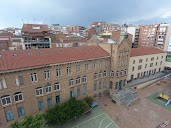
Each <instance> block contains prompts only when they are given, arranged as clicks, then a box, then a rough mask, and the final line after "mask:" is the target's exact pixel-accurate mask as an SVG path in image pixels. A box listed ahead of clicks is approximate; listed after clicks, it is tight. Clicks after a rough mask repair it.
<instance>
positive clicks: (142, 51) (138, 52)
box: [130, 47, 165, 57]
mask: <svg viewBox="0 0 171 128" xmlns="http://www.w3.org/2000/svg"><path fill="white" fill-rule="evenodd" d="M159 53H165V51H162V50H160V49H157V48H149V47H140V48H131V55H130V56H131V57H133V56H143V55H150V54H159Z"/></svg>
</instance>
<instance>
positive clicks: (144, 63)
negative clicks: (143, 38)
mask: <svg viewBox="0 0 171 128" xmlns="http://www.w3.org/2000/svg"><path fill="white" fill-rule="evenodd" d="M165 59H166V52H164V51H162V50H159V49H156V48H144V47H141V48H132V49H131V54H130V60H129V68H128V77H127V81H128V82H129V81H132V80H134V79H138V78H143V77H146V76H147V77H149V76H150V75H154V74H156V73H158V72H161V71H163V70H164V66H165Z"/></svg>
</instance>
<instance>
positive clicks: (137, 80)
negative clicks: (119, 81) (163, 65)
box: [127, 72, 169, 87]
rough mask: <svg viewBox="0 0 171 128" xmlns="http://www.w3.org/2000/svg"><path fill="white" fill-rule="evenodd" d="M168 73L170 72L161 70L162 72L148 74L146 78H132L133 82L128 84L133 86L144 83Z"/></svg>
mask: <svg viewBox="0 0 171 128" xmlns="http://www.w3.org/2000/svg"><path fill="white" fill-rule="evenodd" d="M167 74H169V73H162V72H160V73H156V74H154V75H150V76H146V77H144V78H138V79H136V80H132V81H131V82H129V83H127V86H128V87H132V86H135V85H138V84H140V83H144V82H147V81H150V80H154V79H157V78H159V77H162V76H165V75H167Z"/></svg>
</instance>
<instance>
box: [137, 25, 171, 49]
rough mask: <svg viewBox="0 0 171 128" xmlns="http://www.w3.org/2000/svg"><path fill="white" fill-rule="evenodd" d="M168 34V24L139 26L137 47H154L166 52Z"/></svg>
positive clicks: (169, 29) (169, 27)
mask: <svg viewBox="0 0 171 128" xmlns="http://www.w3.org/2000/svg"><path fill="white" fill-rule="evenodd" d="M170 34H171V26H170V25H169V24H162V23H161V24H149V25H140V26H139V40H138V47H156V48H159V49H162V50H164V51H167V48H168V44H169V40H170V39H169V38H170Z"/></svg>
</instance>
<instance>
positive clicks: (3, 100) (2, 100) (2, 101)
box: [1, 95, 12, 106]
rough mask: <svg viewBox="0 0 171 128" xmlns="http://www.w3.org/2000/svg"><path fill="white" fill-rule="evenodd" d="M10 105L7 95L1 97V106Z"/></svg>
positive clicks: (9, 98)
mask: <svg viewBox="0 0 171 128" xmlns="http://www.w3.org/2000/svg"><path fill="white" fill-rule="evenodd" d="M11 103H12V102H11V97H10V96H9V95H6V96H2V97H1V104H2V106H4V105H8V104H11Z"/></svg>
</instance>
